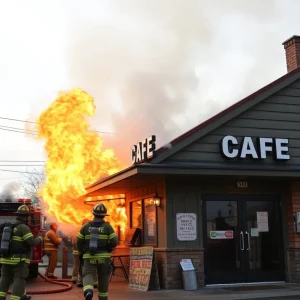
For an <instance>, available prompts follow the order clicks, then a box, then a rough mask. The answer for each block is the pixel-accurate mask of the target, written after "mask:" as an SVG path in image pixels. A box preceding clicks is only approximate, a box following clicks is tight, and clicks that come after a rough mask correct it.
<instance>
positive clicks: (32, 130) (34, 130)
mask: <svg viewBox="0 0 300 300" xmlns="http://www.w3.org/2000/svg"><path fill="white" fill-rule="evenodd" d="M0 127H3V128H8V129H18V130H23V131H26V132H27V131H31V132H34V133H37V131H36V130H31V129H23V128H17V127H10V126H4V125H0Z"/></svg>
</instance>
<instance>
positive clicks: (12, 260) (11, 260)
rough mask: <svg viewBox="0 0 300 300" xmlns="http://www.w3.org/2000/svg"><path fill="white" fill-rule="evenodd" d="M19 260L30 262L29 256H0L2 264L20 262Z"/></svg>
mask: <svg viewBox="0 0 300 300" xmlns="http://www.w3.org/2000/svg"><path fill="white" fill-rule="evenodd" d="M21 261H25V262H26V263H28V264H29V263H30V259H29V258H25V257H22V258H20V257H2V258H0V264H3V265H17V264H18V263H20V262H21Z"/></svg>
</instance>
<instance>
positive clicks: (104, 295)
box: [98, 292, 108, 297]
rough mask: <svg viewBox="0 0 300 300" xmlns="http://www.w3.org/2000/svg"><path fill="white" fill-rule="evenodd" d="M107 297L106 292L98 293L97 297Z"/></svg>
mask: <svg viewBox="0 0 300 300" xmlns="http://www.w3.org/2000/svg"><path fill="white" fill-rule="evenodd" d="M107 296H108V292H107V293H100V292H98V297H107Z"/></svg>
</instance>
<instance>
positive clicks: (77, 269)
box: [72, 219, 89, 287]
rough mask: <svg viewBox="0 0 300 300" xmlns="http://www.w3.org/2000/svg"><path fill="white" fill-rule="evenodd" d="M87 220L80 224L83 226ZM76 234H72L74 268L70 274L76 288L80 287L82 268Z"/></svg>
mask: <svg viewBox="0 0 300 300" xmlns="http://www.w3.org/2000/svg"><path fill="white" fill-rule="evenodd" d="M88 221H89V220H88V219H84V220H83V221H82V223H81V225H82V226H83V225H84V224H86V223H87V222H88ZM77 234H78V232H76V233H75V234H73V236H72V246H73V258H74V266H73V273H72V282H73V283H74V284H75V283H77V286H78V287H82V266H81V259H80V255H79V252H78V249H77V245H76V244H77Z"/></svg>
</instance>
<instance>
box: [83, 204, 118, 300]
mask: <svg viewBox="0 0 300 300" xmlns="http://www.w3.org/2000/svg"><path fill="white" fill-rule="evenodd" d="M92 212H93V215H94V219H93V221H91V222H88V223H87V224H85V225H84V226H82V228H81V229H80V232H79V233H78V235H77V248H78V251H79V252H82V253H83V261H84V263H83V272H82V275H83V293H84V296H85V300H92V299H93V281H94V274H95V272H96V271H97V275H98V298H99V300H107V299H108V280H109V273H110V255H111V252H112V250H113V249H114V248H115V247H116V246H117V244H118V238H117V235H116V234H115V232H114V230H113V228H112V227H111V225H110V224H108V223H106V222H105V221H104V217H105V216H109V215H108V214H107V209H106V207H105V206H104V205H103V204H102V203H101V204H97V205H95V206H94V209H93V211H92Z"/></svg>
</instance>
